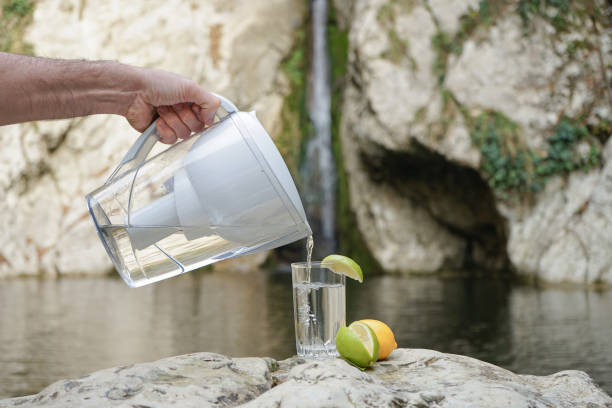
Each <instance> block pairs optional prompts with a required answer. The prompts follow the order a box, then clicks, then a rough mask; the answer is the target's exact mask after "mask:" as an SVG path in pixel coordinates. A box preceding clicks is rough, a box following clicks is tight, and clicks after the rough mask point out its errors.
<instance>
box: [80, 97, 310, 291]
mask: <svg viewBox="0 0 612 408" xmlns="http://www.w3.org/2000/svg"><path fill="white" fill-rule="evenodd" d="M217 97H219V99H220V100H221V107H222V108H223V109H224V110H225V111H226V112H227V114H226V115H225V116H224V117H223V118H221V119H219V121H217V122H216V123H215V124H213V125H212V126H210V127H208V128H206V129H205V130H203V131H201V132H199V133H196V134H194V135H192V136H191V137H190V138H188V139H185V140H183V141H181V142H179V143H176V144H174V145H173V146H171V147H169V148H168V149H166V150H164V151H163V152H161V153H159V154H156V155H154V156H153V157H148V156H149V153H150V151H151V149H152V147H153V145H155V143H156V142H157V140H158V138H159V135H158V134H157V130H156V127H155V123H153V124H152V125H151V126H150V127H149V128H148V129H147V130H146V131H145V132H144V133H143V134H142V135H141V136H140V137H139V138H138V139H137V140H136V142H135V143H134V145H132V147H131V148H130V149H129V150H128V152H127V153H126V155H125V157H124V158H123V160H122V161H121V163H120V164H119V166H118V167H117V168H116V169H115V171H114V172H113V173H112V175H111V176H110V178H109V179H108V180H107V181H106V183H104V185H103V186H101V187H100V188H98V189H97V190H95V191H93V192H92V193H90V194H88V195H87V197H86V200H87V206H88V208H89V212H90V214H91V217H92V219H93V221H94V224H95V227H96V229H97V231H98V234H99V236H100V239H101V240H102V243H103V244H104V248H105V249H106V252H107V253H108V255H109V257H110V258H111V259H112V261H113V264H114V266H115V268H116V269H117V271H118V272H119V274H120V275H121V277H122V278H123V279H124V280H125V282H126V283H127V284H128V285H129V286H131V287H139V286H142V285H146V284H148V283H152V282H156V281H159V280H162V279H166V278H169V277H172V276H176V275H178V274H181V273H184V272H187V271H190V270H193V269H196V268H200V267H202V266H205V265H208V264H211V263H213V262H216V261H220V260H223V259H228V258H234V257H237V256H241V255H246V254H250V253H253V252H255V251H259V250H264V249H272V248H276V247H279V246H282V245H285V244H288V243H291V242H293V241H296V240H299V239H302V238H305V237H306V236H308V235H310V234H311V233H312V232H311V229H310V226H309V225H308V222H307V220H306V215H305V213H304V208H303V206H302V202H301V201H300V197H299V195H298V192H297V189H296V187H295V184H294V182H293V180H292V178H291V175H290V173H289V170H288V169H287V166H286V165H285V162H284V161H283V159H282V157H281V155H280V153H279V152H278V150H277V149H276V146H275V145H274V142H273V141H272V139H271V138H270V136H269V135H268V134H267V132H266V131H265V129H264V128H263V126H262V125H261V123H260V122H259V120H257V117H256V116H255V112H240V111H238V109H237V108H236V106H234V104H233V103H231V102H230V101H229V100H227V99H226V98H224V97H222V96H220V95H217Z"/></svg>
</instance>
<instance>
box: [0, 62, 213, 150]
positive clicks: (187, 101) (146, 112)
mask: <svg viewBox="0 0 612 408" xmlns="http://www.w3.org/2000/svg"><path fill="white" fill-rule="evenodd" d="M218 106H219V100H218V98H216V97H215V96H214V95H212V94H211V93H209V92H206V91H205V90H204V89H203V88H201V87H200V86H198V85H197V84H196V83H195V82H193V81H191V80H189V79H187V78H185V77H182V76H180V75H176V74H172V73H169V72H165V71H160V70H153V69H145V68H138V67H133V66H129V65H125V64H120V63H117V62H112V61H82V60H58V59H49V58H38V57H28V56H22V55H14V54H8V53H3V52H0V125H7V124H11V123H19V122H26V121H31V120H42V119H60V118H70V117H76V116H84V115H92V114H100V113H106V114H116V115H122V116H124V117H126V118H127V120H128V122H129V123H130V125H132V127H134V128H135V129H136V130H139V131H141V132H142V131H144V130H145V129H146V128H147V127H148V126H149V124H150V123H151V121H152V120H153V117H154V113H155V111H156V110H157V112H158V113H159V115H160V119H158V121H157V129H158V131H159V133H160V134H161V136H162V141H163V142H165V143H174V142H175V141H176V139H177V138H181V139H184V138H186V137H188V136H189V135H190V134H191V132H192V131H199V130H201V129H202V128H204V126H205V125H209V124H211V123H212V121H213V117H214V114H215V111H216V110H217V107H218Z"/></svg>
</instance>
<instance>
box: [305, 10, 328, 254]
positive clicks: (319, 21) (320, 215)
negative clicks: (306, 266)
mask: <svg viewBox="0 0 612 408" xmlns="http://www.w3.org/2000/svg"><path fill="white" fill-rule="evenodd" d="M311 17H312V41H311V44H312V52H311V56H312V57H311V63H310V81H309V89H308V113H309V116H310V122H311V124H312V128H313V132H312V134H311V135H309V139H308V142H307V145H306V155H305V158H304V161H303V165H302V179H303V180H304V196H305V202H306V211H307V212H308V218H309V220H310V221H311V226H312V228H313V230H314V236H315V244H316V245H317V247H318V248H319V252H320V253H321V254H322V255H326V254H329V253H331V252H333V251H335V249H336V237H335V225H336V219H335V218H336V205H335V197H334V195H335V188H336V168H335V164H334V157H333V154H332V147H331V90H330V67H329V52H328V49H327V0H312V1H311Z"/></svg>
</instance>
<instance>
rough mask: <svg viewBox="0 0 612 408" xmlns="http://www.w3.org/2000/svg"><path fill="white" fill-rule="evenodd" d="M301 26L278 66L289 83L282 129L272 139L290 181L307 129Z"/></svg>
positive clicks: (305, 60) (305, 45)
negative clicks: (291, 47) (289, 175)
mask: <svg viewBox="0 0 612 408" xmlns="http://www.w3.org/2000/svg"><path fill="white" fill-rule="evenodd" d="M305 24H306V22H304V25H303V26H302V27H301V28H300V29H298V30H297V31H296V33H295V39H294V45H293V50H292V51H291V53H290V54H289V55H288V56H287V58H286V59H285V60H284V61H283V62H282V64H281V68H282V70H283V72H284V73H285V75H286V76H287V79H288V80H289V87H290V91H289V94H288V95H287V96H286V98H285V103H284V105H283V109H282V112H281V120H282V129H281V132H280V134H279V135H278V136H277V138H276V145H277V147H278V149H279V151H280V152H281V154H282V155H283V158H284V159H285V162H286V163H287V166H288V167H289V170H290V171H291V173H292V174H293V176H294V178H296V177H297V174H298V168H299V162H300V159H301V154H302V151H303V149H302V147H303V144H304V142H305V140H306V137H307V135H308V133H309V129H310V123H309V120H308V110H307V106H306V86H307V81H306V75H307V72H308V58H307V49H308V43H307V37H306V30H305Z"/></svg>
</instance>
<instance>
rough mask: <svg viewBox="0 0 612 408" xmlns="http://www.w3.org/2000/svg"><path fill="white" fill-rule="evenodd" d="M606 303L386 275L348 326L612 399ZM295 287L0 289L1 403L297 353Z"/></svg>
mask: <svg viewBox="0 0 612 408" xmlns="http://www.w3.org/2000/svg"><path fill="white" fill-rule="evenodd" d="M611 312H612V292H601V293H598V292H589V291H583V290H562V289H536V288H532V287H523V286H514V285H512V284H510V283H509V282H505V281H476V280H459V279H456V280H440V279H435V278H418V279H415V278H402V277H393V276H384V277H374V278H369V279H366V282H365V283H364V284H363V285H361V286H360V285H357V284H352V282H351V284H349V287H348V288H347V321H349V322H350V321H353V320H356V319H360V318H366V317H371V318H376V319H380V320H384V321H385V322H387V323H388V324H389V325H390V326H391V327H392V328H393V329H394V331H395V334H396V337H397V342H398V344H399V345H400V346H401V347H414V348H430V349H435V350H439V351H443V352H450V353H458V354H466V355H469V356H473V357H476V358H479V359H482V360H485V361H488V362H491V363H493V364H497V365H501V366H502V367H505V368H508V369H510V370H513V371H516V372H520V373H525V374H538V375H545V374H551V373H554V372H557V371H561V370H564V369H578V370H584V371H586V372H587V373H589V374H590V375H591V376H592V377H593V378H594V379H595V381H596V382H597V383H599V384H600V385H601V386H602V387H603V388H604V389H605V390H606V391H607V392H608V393H611V392H612V341H611V340H610V339H612V318H610V313H611ZM292 314H293V305H292V299H291V277H290V275H289V274H285V273H275V274H270V273H266V272H252V273H248V274H242V273H233V272H212V273H206V272H190V273H188V274H185V275H182V276H179V277H176V278H173V279H169V280H166V281H163V282H160V283H157V284H153V285H149V286H146V287H143V288H139V289H130V288H128V287H127V286H126V285H125V284H124V283H123V282H122V281H121V280H120V279H116V278H73V279H67V278H64V279H58V280H40V279H18V280H5V281H0V398H2V397H11V396H20V395H27V394H32V393H36V392H38V391H40V390H41V389H42V388H44V387H45V386H47V385H49V384H50V383H52V382H54V381H57V380H60V379H64V378H72V377H78V376H81V375H84V374H87V373H89V372H91V371H95V370H99V369H102V368H107V367H113V366H118V365H124V364H130V363H133V362H144V361H151V360H156V359H160V358H164V357H169V356H173V355H177V354H184V353H191V352H197V351H212V352H217V353H222V354H226V355H230V356H235V357H238V356H270V357H273V358H276V359H283V358H287V357H289V356H291V355H293V354H295V340H294V333H293V330H294V329H293V316H292Z"/></svg>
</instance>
